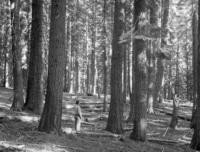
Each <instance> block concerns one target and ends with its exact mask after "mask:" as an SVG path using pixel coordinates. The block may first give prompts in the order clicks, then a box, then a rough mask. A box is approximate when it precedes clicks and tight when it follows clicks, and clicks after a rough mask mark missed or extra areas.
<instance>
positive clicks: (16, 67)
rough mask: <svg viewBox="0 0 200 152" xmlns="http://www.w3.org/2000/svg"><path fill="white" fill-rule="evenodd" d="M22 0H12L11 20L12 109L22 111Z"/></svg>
mask: <svg viewBox="0 0 200 152" xmlns="http://www.w3.org/2000/svg"><path fill="white" fill-rule="evenodd" d="M19 3H20V0H14V1H13V0H11V7H12V6H14V7H13V8H11V21H12V55H13V80H14V98H13V103H12V106H11V110H14V111H21V110H22V107H23V104H24V98H23V79H22V67H21V50H20V17H19V11H20V7H19V6H20V4H19Z"/></svg>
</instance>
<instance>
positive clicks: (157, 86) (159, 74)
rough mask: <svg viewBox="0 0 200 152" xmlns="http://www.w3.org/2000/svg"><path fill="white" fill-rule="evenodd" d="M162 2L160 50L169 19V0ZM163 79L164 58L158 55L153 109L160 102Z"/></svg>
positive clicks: (163, 45) (163, 43)
mask: <svg viewBox="0 0 200 152" xmlns="http://www.w3.org/2000/svg"><path fill="white" fill-rule="evenodd" d="M162 2H163V4H162V5H163V6H162V9H163V14H162V23H161V24H162V25H161V26H162V29H163V31H164V32H162V35H161V48H164V47H165V45H166V43H167V42H166V36H167V33H166V29H167V24H168V18H169V0H164V1H162ZM160 53H161V51H160V50H159V51H158V54H160ZM163 78H164V58H163V57H162V56H161V55H158V59H157V72H156V80H155V87H154V96H153V100H154V107H157V106H158V102H159V101H162V100H163V99H162V89H163V83H162V82H163Z"/></svg>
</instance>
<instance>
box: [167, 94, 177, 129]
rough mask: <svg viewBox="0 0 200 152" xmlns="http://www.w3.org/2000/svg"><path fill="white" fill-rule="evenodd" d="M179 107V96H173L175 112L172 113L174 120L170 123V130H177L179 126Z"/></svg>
mask: <svg viewBox="0 0 200 152" xmlns="http://www.w3.org/2000/svg"><path fill="white" fill-rule="evenodd" d="M178 105H179V100H178V99H177V95H176V94H173V111H172V118H171V122H170V125H169V126H170V128H172V129H175V128H176V126H177V124H178Z"/></svg>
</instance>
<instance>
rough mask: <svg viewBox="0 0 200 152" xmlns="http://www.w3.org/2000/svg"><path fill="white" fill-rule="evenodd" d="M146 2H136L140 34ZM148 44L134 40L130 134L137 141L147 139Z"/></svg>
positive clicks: (135, 16)
mask: <svg viewBox="0 0 200 152" xmlns="http://www.w3.org/2000/svg"><path fill="white" fill-rule="evenodd" d="M146 17H147V14H146V4H145V0H136V1H135V2H134V20H135V30H136V31H137V33H138V34H142V32H143V31H144V27H142V26H141V24H144V23H140V21H142V20H146ZM145 49H146V46H145V41H144V40H143V39H135V40H134V50H135V55H134V57H135V58H134V63H135V64H134V69H135V72H134V76H135V85H134V86H133V87H134V101H135V105H134V113H135V115H134V121H133V123H134V127H133V131H132V133H131V135H130V138H131V139H134V140H137V141H145V140H146V127H147V123H146V101H147V73H146V71H147V69H146V68H147V67H146V60H147V57H146V51H145Z"/></svg>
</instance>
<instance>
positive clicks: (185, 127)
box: [0, 88, 192, 152]
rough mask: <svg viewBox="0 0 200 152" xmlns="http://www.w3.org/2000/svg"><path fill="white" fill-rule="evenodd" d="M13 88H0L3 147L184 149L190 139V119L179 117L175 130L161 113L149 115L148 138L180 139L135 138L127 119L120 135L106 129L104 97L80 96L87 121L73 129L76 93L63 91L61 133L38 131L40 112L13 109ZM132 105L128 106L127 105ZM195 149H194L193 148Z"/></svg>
mask: <svg viewBox="0 0 200 152" xmlns="http://www.w3.org/2000/svg"><path fill="white" fill-rule="evenodd" d="M11 96H12V90H9V89H4V88H0V151H5V152H7V151H10V152H12V151H13V152H14V151H15V152H16V151H19V152H21V151H23V152H24V151H26V152H35V151H38V152H40V151H42V152H45V151H46V152H51V151H55V152H147V151H148V152H184V151H188V150H189V146H188V145H187V144H188V143H189V141H190V140H191V135H192V130H190V129H189V122H188V121H185V120H179V125H178V127H177V129H176V130H172V129H168V126H169V122H170V116H167V115H164V114H161V113H158V114H156V115H148V128H147V136H148V138H156V139H159V140H160V139H161V140H173V141H180V143H181V144H178V145H177V144H176V143H168V142H159V141H157V142H156V143H154V142H148V141H147V142H144V143H141V142H135V141H132V140H130V139H129V135H130V133H131V128H132V127H133V125H132V123H124V127H125V128H127V130H128V131H126V132H125V133H124V134H123V135H121V136H122V137H123V140H120V137H121V136H118V135H114V134H111V133H109V132H107V131H105V130H104V128H105V127H106V121H107V116H108V113H103V112H101V111H102V106H103V104H102V102H103V101H102V100H100V99H98V98H96V97H87V96H79V97H78V99H79V100H80V102H81V107H82V111H83V116H84V118H85V120H87V121H85V122H84V123H83V124H82V132H81V133H80V134H75V133H74V129H73V128H74V118H73V106H74V103H75V99H76V98H77V97H76V96H74V95H69V94H66V93H64V97H63V116H62V120H63V121H62V127H63V131H64V132H65V133H63V135H62V136H56V135H53V134H46V133H44V132H38V131H37V126H38V121H39V116H38V115H34V114H31V113H26V112H13V111H10V110H9V108H10V106H11V101H10V100H9V98H10V97H11ZM127 107H129V106H127ZM190 151H191V152H192V150H190Z"/></svg>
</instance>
